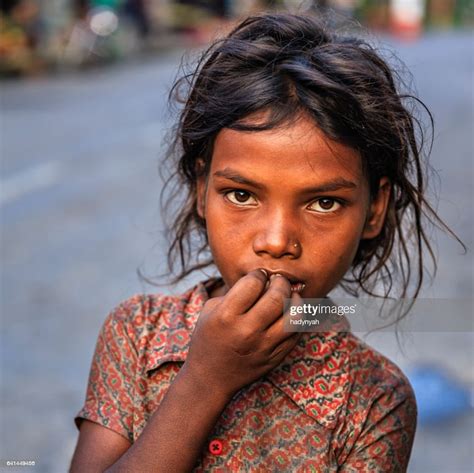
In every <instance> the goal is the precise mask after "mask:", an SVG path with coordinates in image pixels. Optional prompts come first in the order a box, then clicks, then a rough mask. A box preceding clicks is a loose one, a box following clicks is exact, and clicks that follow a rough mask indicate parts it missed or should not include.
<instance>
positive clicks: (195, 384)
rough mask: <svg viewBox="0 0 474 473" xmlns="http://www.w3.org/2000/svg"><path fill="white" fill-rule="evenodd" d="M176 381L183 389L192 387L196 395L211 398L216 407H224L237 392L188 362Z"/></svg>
mask: <svg viewBox="0 0 474 473" xmlns="http://www.w3.org/2000/svg"><path fill="white" fill-rule="evenodd" d="M175 381H178V383H179V384H180V385H181V386H182V388H183V389H190V390H192V392H193V393H194V394H195V395H197V396H199V397H201V398H205V399H209V400H210V401H212V403H213V404H214V405H215V406H216V407H222V408H224V407H225V406H226V405H227V404H228V403H229V402H230V400H231V399H232V397H233V396H234V394H235V392H234V391H232V390H229V389H226V388H225V386H223V384H222V383H218V382H216V381H215V380H212V379H210V378H209V377H208V376H206V375H205V374H204V373H202V372H201V371H199V370H197V369H195V368H194V367H192V366H191V365H190V364H189V363H187V362H185V363H184V365H183V366H182V367H181V369H180V371H179V373H178V375H177V377H176V380H175Z"/></svg>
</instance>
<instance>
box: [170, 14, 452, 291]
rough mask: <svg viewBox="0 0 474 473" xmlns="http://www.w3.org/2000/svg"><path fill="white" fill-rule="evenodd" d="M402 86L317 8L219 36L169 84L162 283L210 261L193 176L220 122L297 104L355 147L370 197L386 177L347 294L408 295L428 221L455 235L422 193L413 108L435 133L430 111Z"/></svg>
mask: <svg viewBox="0 0 474 473" xmlns="http://www.w3.org/2000/svg"><path fill="white" fill-rule="evenodd" d="M401 85H405V84H404V82H403V80H402V78H401V76H400V75H399V74H398V73H397V72H396V71H392V70H391V68H390V67H389V65H388V64H387V63H386V62H385V60H383V59H382V57H381V56H380V55H379V53H378V52H377V50H376V49H375V48H374V47H373V46H371V45H370V44H369V43H368V42H367V41H364V40H362V39H360V38H356V37H348V36H345V35H341V34H337V33H335V32H334V31H331V30H330V29H329V28H327V27H326V26H325V25H324V24H323V22H322V21H320V20H318V19H316V18H315V17H313V16H308V15H300V14H289V13H267V14H260V15H256V16H251V17H249V18H247V19H245V20H244V21H242V22H241V23H240V24H239V25H238V26H237V27H236V28H235V29H233V30H232V31H231V32H230V33H229V34H228V35H227V36H226V37H225V38H223V39H219V40H216V41H215V42H214V43H213V44H212V45H211V46H210V47H209V48H208V49H207V50H206V51H205V52H204V53H203V54H202V56H201V58H200V60H199V62H198V64H197V66H196V68H195V70H194V72H192V73H190V74H185V75H184V76H182V77H181V78H180V79H178V80H177V81H176V82H175V85H174V86H173V88H172V90H171V93H170V99H171V100H173V101H177V102H178V103H180V104H182V109H181V111H180V116H179V121H178V123H177V125H176V128H175V130H174V132H175V133H174V139H173V141H172V143H171V144H170V148H169V153H168V155H167V159H166V160H165V165H166V164H169V169H170V170H171V175H170V176H167V177H166V178H165V179H166V185H165V186H164V188H163V189H162V193H161V199H162V209H163V212H164V221H165V223H167V224H168V225H169V229H170V230H169V233H168V237H169V245H170V246H169V250H168V266H169V270H170V273H169V274H168V275H171V278H172V279H170V282H171V283H176V282H179V281H181V280H182V279H183V278H185V277H186V276H187V275H189V274H190V273H191V272H193V271H195V270H197V269H202V268H205V267H207V266H209V265H212V264H213V259H212V255H211V254H210V251H209V246H208V238H207V234H206V226H205V221H204V220H203V219H201V218H200V217H199V215H198V213H197V208H196V203H197V197H196V181H197V179H198V177H199V176H200V175H201V173H204V175H207V173H208V172H209V168H210V163H211V159H212V154H213V144H214V140H215V138H216V136H217V134H218V133H219V131H220V130H222V129H223V128H230V129H234V130H242V131H255V132H258V131H261V130H268V129H272V128H275V127H278V126H284V125H285V124H287V123H289V122H291V121H292V120H293V119H295V118H296V117H297V116H299V115H301V114H302V113H304V114H305V115H307V116H310V117H312V119H313V120H314V122H315V124H316V125H317V126H318V127H319V128H320V129H321V130H322V131H323V132H324V133H325V134H326V135H327V136H328V137H329V138H330V139H332V140H334V141H336V142H339V143H342V144H344V145H346V146H349V147H351V148H353V149H355V150H357V151H358V152H359V154H360V156H361V158H362V163H363V168H364V170H365V174H366V176H367V178H368V182H369V186H370V191H371V194H372V196H373V195H374V193H375V192H376V191H377V189H378V182H379V179H380V178H381V177H382V176H387V177H388V178H389V179H390V181H391V184H392V191H391V195H390V201H389V205H388V212H387V215H386V220H385V224H384V227H383V229H382V231H381V233H380V235H379V236H377V237H376V238H373V239H371V240H362V241H361V242H360V245H359V248H358V251H357V254H356V257H355V259H354V261H353V264H352V268H351V270H350V272H349V274H347V275H346V277H345V278H344V279H343V280H342V281H341V283H340V286H341V287H342V288H343V289H344V290H346V291H347V292H348V293H349V294H351V295H355V296H357V295H359V293H360V291H361V290H362V292H364V293H366V294H370V295H381V296H383V297H391V296H392V295H394V289H395V288H398V289H399V291H398V293H397V294H396V296H398V297H400V298H402V297H413V298H415V297H416V296H417V295H418V293H419V291H420V289H421V287H422V282H423V276H424V273H425V272H426V268H425V265H424V258H425V257H426V256H429V258H430V259H431V261H432V264H433V273H434V272H435V271H436V259H435V256H434V252H433V250H432V247H431V245H430V242H429V240H428V236H427V233H426V229H425V224H426V223H427V222H429V223H431V224H435V225H437V226H440V227H441V228H443V229H445V230H447V231H448V232H449V233H451V234H452V235H454V234H453V233H452V231H451V230H450V229H449V228H448V227H447V226H446V225H445V224H444V223H443V222H442V221H441V220H440V218H439V217H438V216H437V214H436V212H435V211H434V210H433V208H432V207H431V206H430V205H429V203H428V202H427V200H426V199H425V189H426V185H425V182H424V176H425V174H426V170H427V163H425V160H424V159H423V156H424V155H423V151H424V148H425V147H426V140H425V139H424V137H425V136H426V130H424V127H423V122H422V121H421V120H420V119H419V118H418V117H417V111H419V109H421V110H424V111H425V112H426V114H427V116H428V118H429V123H430V130H431V137H432V136H433V133H432V131H433V118H432V115H431V113H430V111H429V110H428V109H427V107H426V106H425V105H424V104H423V102H421V101H420V100H419V99H417V98H416V97H415V96H414V95H412V94H409V93H401V92H399V91H398V90H397V88H398V87H399V86H401ZM261 111H266V112H269V113H267V114H266V115H267V116H268V119H267V120H266V122H265V123H258V124H250V123H249V122H248V121H246V120H245V119H246V118H247V117H249V116H250V115H251V114H254V113H256V112H261ZM431 145H432V139H431ZM431 145H430V146H429V149H428V152H427V153H426V156H427V155H429V152H430V151H431ZM198 159H201V160H203V161H204V164H205V165H204V167H203V168H199V167H198V166H197V160H198ZM165 169H167V168H165ZM169 217H171V221H170V220H169ZM425 220H426V221H425ZM454 236H455V235H454ZM455 238H457V237H456V236H455ZM458 241H459V240H458ZM176 267H178V268H179V269H178V271H177V273H176V271H175V270H176ZM173 275H174V277H173ZM377 286H379V287H380V286H381V287H382V291H380V290H379V289H378V288H377ZM375 288H377V291H375Z"/></svg>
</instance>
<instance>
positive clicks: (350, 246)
mask: <svg viewBox="0 0 474 473" xmlns="http://www.w3.org/2000/svg"><path fill="white" fill-rule="evenodd" d="M362 230H363V224H362V223H361V219H358V218H350V219H344V220H340V221H338V223H337V227H336V228H332V229H325V230H324V231H321V232H320V233H319V235H318V237H316V238H314V237H313V245H311V247H312V248H314V251H313V260H314V261H315V263H316V264H318V266H319V267H320V268H324V270H325V272H326V274H327V275H328V276H329V277H330V279H331V280H336V279H338V278H339V279H340V278H342V277H343V276H344V274H345V273H346V272H347V270H348V269H349V268H350V266H351V264H352V261H353V260H354V257H355V255H356V253H357V248H358V247H359V241H360V238H361V235H362Z"/></svg>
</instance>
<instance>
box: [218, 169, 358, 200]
mask: <svg viewBox="0 0 474 473" xmlns="http://www.w3.org/2000/svg"><path fill="white" fill-rule="evenodd" d="M214 176H217V177H224V178H225V179H229V180H231V181H234V182H236V183H237V184H244V185H247V186H251V187H254V188H256V189H264V187H265V186H263V185H262V184H260V183H258V182H255V181H253V180H252V179H248V178H247V177H244V176H242V175H240V174H239V173H238V172H237V171H234V170H233V169H230V168H225V169H223V170H222V171H216V172H215V173H214ZM356 188H357V184H356V183H355V182H352V181H348V180H347V179H344V178H343V177H336V178H335V179H332V180H331V181H328V182H324V183H322V184H319V185H317V186H311V187H307V188H305V189H303V190H302V192H301V193H302V194H306V193H319V192H333V191H338V190H342V189H356Z"/></svg>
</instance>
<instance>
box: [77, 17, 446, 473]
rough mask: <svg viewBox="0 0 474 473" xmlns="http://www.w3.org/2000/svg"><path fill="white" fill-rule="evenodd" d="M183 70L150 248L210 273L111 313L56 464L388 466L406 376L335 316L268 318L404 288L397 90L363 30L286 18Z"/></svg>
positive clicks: (243, 30)
mask: <svg viewBox="0 0 474 473" xmlns="http://www.w3.org/2000/svg"><path fill="white" fill-rule="evenodd" d="M186 83H187V84H189V86H190V89H189V93H188V94H187V96H186V98H185V106H184V107H183V109H182V112H181V116H180V120H179V124H178V128H177V135H176V141H175V143H174V145H173V147H172V154H171V157H172V158H173V157H176V158H177V162H176V165H177V174H176V177H177V178H178V181H177V182H178V187H177V188H176V189H175V192H174V193H172V194H171V200H170V202H172V203H173V205H174V206H175V202H176V200H177V199H178V198H179V197H180V196H182V195H183V192H184V190H186V194H185V196H184V201H183V203H182V206H181V208H179V212H178V215H177V217H176V219H175V222H174V225H173V227H172V228H173V231H174V239H173V240H172V243H171V246H170V251H169V254H168V256H169V261H170V264H171V268H173V261H175V259H174V258H175V257H176V256H177V257H178V258H179V261H180V264H181V267H180V272H179V274H178V276H177V277H176V279H175V282H178V281H180V280H181V279H182V278H184V277H185V276H186V275H188V274H189V273H191V272H192V271H194V270H195V269H200V268H203V267H206V266H208V265H210V264H213V265H215V267H216V268H217V270H218V272H219V275H218V276H217V277H213V278H210V279H208V280H206V281H202V282H201V283H199V284H197V285H195V286H194V287H192V288H190V289H189V290H188V291H186V292H185V293H184V294H182V295H179V296H166V295H161V294H152V295H137V296H134V297H132V298H130V299H128V300H127V301H125V302H123V303H122V304H120V305H119V306H118V307H117V308H116V309H115V310H113V311H112V312H111V313H110V315H109V316H108V317H107V319H106V321H105V323H104V325H103V327H102V330H101V332H100V334H99V338H98V341H97V346H96V351H95V354H94V357H93V361H92V367H91V372H90V378H89V384H88V389H87V397H86V402H85V405H84V407H83V408H82V409H81V410H80V412H79V413H78V415H77V417H76V418H75V421H76V425H77V427H78V428H80V435H79V441H78V445H77V448H76V452H75V454H74V458H73V461H72V466H71V470H72V471H74V472H79V471H81V472H82V471H84V472H94V471H97V472H99V471H100V472H102V471H107V472H118V471H127V472H142V471H143V472H145V471H146V472H148V471H149V472H173V473H175V472H186V471H215V472H254V471H258V472H267V471H268V472H312V471H314V472H329V471H341V472H360V471H370V472H403V471H406V468H407V464H408V460H409V457H410V451H411V447H412V442H413V437H414V433H415V425H416V403H415V399H414V395H413V392H412V389H411V387H410V385H409V383H408V381H407V379H406V378H405V376H404V375H403V374H402V373H401V371H400V370H399V369H398V368H397V367H396V366H395V365H394V364H393V363H392V362H390V361H389V360H388V359H386V358H385V357H383V356H382V355H381V354H379V353H377V352H376V351H374V350H373V349H372V348H370V347H369V346H367V345H365V344H364V343H363V342H362V341H361V340H359V339H358V338H357V337H355V336H354V335H353V334H351V333H350V331H349V324H348V322H347V320H345V319H343V320H342V322H341V324H340V327H338V328H337V329H336V328H334V329H333V330H331V331H328V332H324V333H292V332H288V331H286V330H285V329H284V321H283V320H284V319H283V302H284V301H285V299H291V301H292V303H295V304H297V303H301V302H302V298H310V297H311V298H324V297H326V296H327V295H328V293H329V292H330V291H331V290H332V289H334V288H336V287H342V288H344V289H346V290H347V291H349V292H350V293H351V294H358V293H360V292H365V293H368V294H374V291H375V288H376V287H378V288H382V289H383V294H382V295H383V297H389V296H393V295H394V294H395V289H396V288H397V287H398V288H399V292H398V296H400V297H407V296H408V295H411V296H412V297H416V296H417V294H418V292H419V290H420V287H421V284H422V276H423V258H422V255H423V251H424V247H426V248H427V249H428V251H429V253H430V254H431V256H432V252H431V249H430V246H429V243H428V241H427V239H426V235H425V231H424V229H423V226H422V217H423V215H426V214H428V215H431V217H434V218H435V219H436V218H437V217H436V215H435V214H434V213H433V211H432V210H431V208H430V207H429V205H428V204H427V203H426V201H425V198H424V195H423V193H424V181H423V173H422V163H421V155H420V152H421V151H420V146H419V144H418V141H417V134H416V133H415V125H416V124H418V122H417V121H416V120H415V118H414V116H413V115H412V114H411V113H410V111H409V110H408V108H407V107H406V106H405V105H404V103H403V102H404V101H405V99H407V98H408V96H403V95H401V94H400V93H399V92H398V91H397V88H396V86H395V83H394V78H393V74H392V72H391V70H390V69H389V67H388V66H387V64H386V63H385V62H384V61H383V60H382V59H381V58H380V57H379V56H378V54H377V53H376V51H375V50H374V49H373V48H372V47H371V46H369V45H368V44H367V43H365V42H364V41H362V40H360V39H355V38H348V37H343V36H338V35H337V34H335V33H332V32H329V31H327V30H325V28H324V27H323V26H322V25H321V24H320V23H319V22H318V21H317V20H315V19H314V18H312V17H309V16H301V15H291V14H263V15H260V16H255V17H250V18H248V19H246V20H245V21H243V22H242V23H241V24H240V25H239V26H238V27H236V28H235V29H234V30H233V31H232V32H231V33H230V34H229V35H228V36H227V37H226V38H224V39H223V40H220V41H217V42H215V43H214V44H213V45H212V46H211V47H210V48H209V50H208V51H207V52H205V53H204V55H203V57H202V60H201V61H200V62H199V64H198V66H197V69H196V72H195V74H193V75H191V76H186V77H185V78H184V79H182V80H181V81H179V82H178V83H177V86H176V87H175V89H174V90H175V91H176V92H178V95H179V92H180V91H181V86H183V85H186ZM428 114H429V112H428ZM430 118H431V115H430ZM175 207H176V206H175ZM196 237H200V240H199V239H197V238H196ZM194 252H195V253H194ZM203 254H207V255H208V259H206V260H202V259H200V256H201V255H203ZM194 257H197V259H194V261H195V263H194V264H193V263H192V261H193V258H194ZM410 290H411V291H412V292H410Z"/></svg>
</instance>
